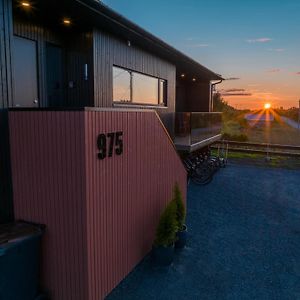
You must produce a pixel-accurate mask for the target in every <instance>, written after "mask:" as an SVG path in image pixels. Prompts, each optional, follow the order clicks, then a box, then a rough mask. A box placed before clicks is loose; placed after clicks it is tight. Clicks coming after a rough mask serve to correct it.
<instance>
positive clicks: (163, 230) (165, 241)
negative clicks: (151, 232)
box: [154, 201, 178, 247]
mask: <svg viewBox="0 0 300 300" xmlns="http://www.w3.org/2000/svg"><path fill="white" fill-rule="evenodd" d="M176 211H177V206H176V203H175V201H171V202H170V203H169V204H168V205H167V207H166V208H165V210H164V211H163V213H162V214H161V216H160V219H159V224H158V226H157V229H156V238H155V241H154V245H155V246H161V247H168V246H170V245H172V244H173V243H174V242H175V240H176V232H177V230H178V225H177V219H176Z"/></svg>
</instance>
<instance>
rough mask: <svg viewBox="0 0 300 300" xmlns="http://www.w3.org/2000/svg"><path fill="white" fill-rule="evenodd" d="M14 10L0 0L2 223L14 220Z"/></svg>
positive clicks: (0, 184)
mask: <svg viewBox="0 0 300 300" xmlns="http://www.w3.org/2000/svg"><path fill="white" fill-rule="evenodd" d="M11 30H12V10H11V6H10V1H9V0H0V223H5V222H9V221H12V219H13V208H12V183H11V168H10V155H9V153H10V150H9V135H8V119H7V110H6V108H7V107H8V106H9V104H10V103H11V101H12V89H11V64H10V61H11V58H10V53H11V51H10V36H11Z"/></svg>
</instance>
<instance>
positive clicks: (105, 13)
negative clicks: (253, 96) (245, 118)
mask: <svg viewBox="0 0 300 300" xmlns="http://www.w3.org/2000/svg"><path fill="white" fill-rule="evenodd" d="M36 3H37V4H36V5H37V6H38V8H37V10H36V14H38V13H37V12H38V10H40V11H41V12H43V16H42V18H43V20H45V21H46V20H48V22H51V18H53V16H54V15H56V16H57V15H61V16H63V15H69V16H70V17H72V18H75V20H76V22H78V25H79V26H83V27H90V28H93V27H96V28H97V27H98V28H99V29H101V30H104V31H107V32H109V33H111V34H114V35H116V36H118V37H120V38H122V39H124V40H128V41H130V42H131V44H132V45H136V46H138V47H140V48H143V49H146V50H147V49H151V52H152V53H153V54H155V55H157V56H159V57H162V58H163V59H165V60H167V61H170V62H171V63H173V64H174V65H175V66H176V68H177V70H178V72H187V73H189V74H193V76H196V77H198V78H199V79H201V80H205V81H212V80H222V79H223V78H222V77H221V75H219V74H216V73H214V72H213V71H211V70H209V69H207V68H206V67H204V66H202V65H201V64H200V63H198V62H197V61H195V60H194V59H192V58H190V57H188V56H187V55H185V54H184V53H182V52H180V51H179V50H177V49H175V48H174V47H172V46H170V45H169V44H167V43H165V42H164V41H162V40H161V39H159V38H158V37H156V36H154V35H153V34H151V33H149V32H148V31H146V30H144V29H143V28H141V27H140V26H138V25H137V24H135V23H133V22H131V21H129V20H128V19H126V18H125V17H123V16H122V15H120V14H118V13H117V12H115V11H113V10H112V9H110V8H109V7H107V6H106V5H104V4H102V3H100V1H97V0H43V1H38V2H36Z"/></svg>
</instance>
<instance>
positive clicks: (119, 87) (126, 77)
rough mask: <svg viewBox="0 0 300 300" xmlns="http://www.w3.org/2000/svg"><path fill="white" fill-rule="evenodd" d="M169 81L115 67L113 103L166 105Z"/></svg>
mask: <svg viewBox="0 0 300 300" xmlns="http://www.w3.org/2000/svg"><path fill="white" fill-rule="evenodd" d="M166 100H167V81H166V80H164V79H160V78H156V77H152V76H148V75H145V74H141V73H137V72H133V71H130V70H126V69H123V68H120V67H115V66H114V67H113V101H116V102H131V103H136V104H150V105H166V103H167V102H166Z"/></svg>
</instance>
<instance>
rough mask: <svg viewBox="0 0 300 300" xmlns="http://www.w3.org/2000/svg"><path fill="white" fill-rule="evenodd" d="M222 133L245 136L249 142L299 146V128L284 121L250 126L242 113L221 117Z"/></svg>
mask: <svg viewBox="0 0 300 300" xmlns="http://www.w3.org/2000/svg"><path fill="white" fill-rule="evenodd" d="M222 131H223V133H227V134H229V135H230V136H237V137H238V136H242V135H245V136H247V139H248V141H249V142H254V143H271V144H283V145H295V146H300V130H298V129H295V128H292V127H290V126H288V125H287V124H285V123H279V122H276V121H274V122H271V124H270V125H267V124H256V125H254V126H250V125H249V124H248V123H247V122H246V121H245V120H244V119H243V116H242V115H237V116H235V117H232V116H231V118H226V117H225V118H224V119H223V129H222Z"/></svg>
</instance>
